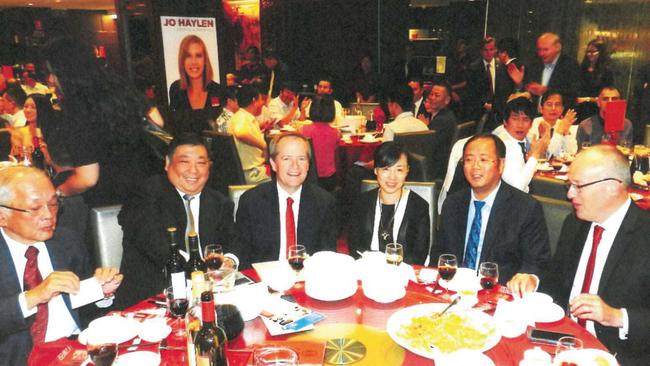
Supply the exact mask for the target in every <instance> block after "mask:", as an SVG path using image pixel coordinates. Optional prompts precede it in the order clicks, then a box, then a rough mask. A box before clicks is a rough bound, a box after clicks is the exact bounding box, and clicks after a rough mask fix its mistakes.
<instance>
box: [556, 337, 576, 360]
mask: <svg viewBox="0 0 650 366" xmlns="http://www.w3.org/2000/svg"><path fill="white" fill-rule="evenodd" d="M573 349H576V350H578V349H582V341H581V340H580V339H578V338H576V337H573V336H567V337H562V338H560V339H559V340H558V341H557V346H555V356H557V355H559V354H560V353H562V352H564V351H569V350H573Z"/></svg>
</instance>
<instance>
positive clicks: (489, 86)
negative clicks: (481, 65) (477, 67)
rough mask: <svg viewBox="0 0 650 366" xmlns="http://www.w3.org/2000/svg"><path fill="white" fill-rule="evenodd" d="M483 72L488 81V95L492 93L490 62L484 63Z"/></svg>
mask: <svg viewBox="0 0 650 366" xmlns="http://www.w3.org/2000/svg"><path fill="white" fill-rule="evenodd" d="M485 74H486V77H487V82H488V95H489V96H490V97H491V96H493V95H494V85H493V84H492V73H491V72H490V64H485Z"/></svg>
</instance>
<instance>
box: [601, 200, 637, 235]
mask: <svg viewBox="0 0 650 366" xmlns="http://www.w3.org/2000/svg"><path fill="white" fill-rule="evenodd" d="M631 202H632V201H630V199H629V198H628V199H627V200H625V203H623V204H622V205H621V207H619V208H618V209H616V211H614V213H612V214H611V215H609V217H608V218H606V219H605V221H603V222H602V223H596V224H598V225H600V226H602V227H603V229H605V230H607V231H609V232H612V233H613V232H617V231H618V228H619V227H620V226H621V223H622V222H623V219H624V218H625V214H627V210H628V209H629V208H630V204H631Z"/></svg>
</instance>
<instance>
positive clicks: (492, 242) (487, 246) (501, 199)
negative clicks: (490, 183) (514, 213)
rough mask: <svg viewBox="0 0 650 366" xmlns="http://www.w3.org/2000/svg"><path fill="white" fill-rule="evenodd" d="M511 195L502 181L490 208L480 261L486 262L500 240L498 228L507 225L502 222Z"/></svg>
mask: <svg viewBox="0 0 650 366" xmlns="http://www.w3.org/2000/svg"><path fill="white" fill-rule="evenodd" d="M510 195H511V194H510V192H509V191H508V189H507V187H506V185H505V183H504V182H501V186H500V187H499V191H498V192H497V195H496V197H495V198H494V203H493V206H492V209H490V217H489V218H488V222H487V228H486V229H485V236H484V237H483V247H482V249H481V258H479V260H480V262H485V261H486V258H491V254H492V251H493V250H494V247H495V246H496V245H497V243H499V240H498V238H497V234H498V232H497V231H498V228H500V227H504V226H505V225H504V224H502V221H503V219H504V218H505V217H506V215H504V214H503V212H504V211H506V210H507V209H508V199H509V198H510ZM480 262H479V263H480Z"/></svg>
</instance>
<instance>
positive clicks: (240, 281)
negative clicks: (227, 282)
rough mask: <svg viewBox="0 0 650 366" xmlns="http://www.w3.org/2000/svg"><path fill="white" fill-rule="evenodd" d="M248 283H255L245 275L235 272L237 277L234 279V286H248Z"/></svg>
mask: <svg viewBox="0 0 650 366" xmlns="http://www.w3.org/2000/svg"><path fill="white" fill-rule="evenodd" d="M249 283H255V281H253V279H252V278H250V277H248V276H246V275H245V274H243V273H241V272H237V275H236V277H235V286H239V285H248V284H249Z"/></svg>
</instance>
